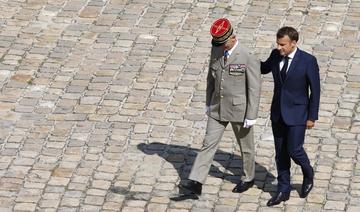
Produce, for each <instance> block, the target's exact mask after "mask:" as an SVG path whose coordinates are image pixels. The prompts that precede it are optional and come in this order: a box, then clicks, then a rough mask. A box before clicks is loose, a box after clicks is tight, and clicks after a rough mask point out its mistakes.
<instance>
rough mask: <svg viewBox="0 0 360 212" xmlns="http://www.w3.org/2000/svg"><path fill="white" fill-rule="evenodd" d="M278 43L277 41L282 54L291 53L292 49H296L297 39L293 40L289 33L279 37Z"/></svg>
mask: <svg viewBox="0 0 360 212" xmlns="http://www.w3.org/2000/svg"><path fill="white" fill-rule="evenodd" d="M276 43H277V49H278V50H279V52H280V54H281V55H282V56H286V55H289V54H290V53H291V52H292V51H294V49H295V47H296V41H295V40H293V41H292V40H291V39H290V38H289V36H287V35H285V36H284V37H282V38H279V39H277V40H276Z"/></svg>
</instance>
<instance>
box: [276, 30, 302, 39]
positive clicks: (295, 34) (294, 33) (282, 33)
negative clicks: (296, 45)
mask: <svg viewBox="0 0 360 212" xmlns="http://www.w3.org/2000/svg"><path fill="white" fill-rule="evenodd" d="M286 35H287V36H289V38H290V40H292V41H293V40H294V41H296V42H297V41H298V40H299V33H298V32H297V31H296V29H294V28H293V27H289V26H285V27H282V28H280V29H279V30H278V31H277V33H276V38H277V39H280V38H283V37H284V36H286Z"/></svg>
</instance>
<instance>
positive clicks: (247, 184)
mask: <svg viewBox="0 0 360 212" xmlns="http://www.w3.org/2000/svg"><path fill="white" fill-rule="evenodd" d="M253 185H254V180H252V181H249V182H244V181H240V183H238V184H237V185H236V186H235V188H234V189H233V190H232V192H234V193H241V192H244V191H246V190H248V189H249V188H251V187H252V186H253Z"/></svg>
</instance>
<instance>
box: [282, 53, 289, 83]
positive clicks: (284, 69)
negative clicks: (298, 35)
mask: <svg viewBox="0 0 360 212" xmlns="http://www.w3.org/2000/svg"><path fill="white" fill-rule="evenodd" d="M288 64H289V57H288V56H285V57H284V65H283V67H282V68H281V71H280V74H281V79H282V80H283V81H285V79H286V70H287V67H288Z"/></svg>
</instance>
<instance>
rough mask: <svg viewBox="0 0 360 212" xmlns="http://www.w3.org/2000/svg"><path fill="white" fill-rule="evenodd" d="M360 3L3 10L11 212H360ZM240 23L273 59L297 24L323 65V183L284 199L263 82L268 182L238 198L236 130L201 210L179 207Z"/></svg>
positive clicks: (20, 1)
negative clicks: (216, 58)
mask: <svg viewBox="0 0 360 212" xmlns="http://www.w3.org/2000/svg"><path fill="white" fill-rule="evenodd" d="M359 11H360V1H359V0H332V1H324V0H301V1H300V0H299V1H297V0H296V1H295V0H289V1H285V0H279V1H275V0H271V1H262V0H228V1H227V0H0V17H1V19H0V88H1V93H0V117H1V119H0V211H66V212H68V211H124V212H125V211H126V212H130V211H131V212H137V211H149V212H150V211H151V212H152V211H154V212H161V211H167V212H175V211H179V212H180V211H181V212H183V211H194V212H197V211H201V212H206V211H218V212H222V211H227V212H230V211H266V212H267V211H349V212H350V211H351V212H355V211H360V161H359V157H360V148H359V145H358V144H359V140H360V101H359V95H360V71H359V69H360V53H359V52H360V45H359V43H360V42H359V40H360V33H359V25H360V12H359ZM219 17H228V18H229V19H230V20H231V21H232V23H233V25H234V28H235V30H236V32H237V35H238V36H239V39H240V45H244V46H247V47H249V49H251V50H252V51H253V52H254V53H255V54H256V55H257V56H258V57H259V58H260V59H262V60H263V59H265V58H267V56H268V54H269V53H270V51H271V48H272V47H274V45H275V33H276V31H277V29H278V28H279V27H281V26H284V25H291V26H293V27H295V28H297V29H298V30H299V31H300V34H301V38H300V41H299V46H300V48H301V49H304V50H306V51H309V52H311V53H313V54H314V55H315V56H316V57H317V58H318V62H319V65H320V69H321V82H322V85H321V87H322V95H321V105H320V120H319V121H318V122H317V125H316V127H315V129H313V130H310V131H308V132H307V139H306V144H305V147H306V149H307V151H308V153H309V157H310V158H311V161H312V163H313V165H314V167H315V171H316V175H315V187H314V189H313V191H312V192H311V194H310V195H309V197H308V198H306V199H301V198H299V193H298V191H299V189H300V185H301V182H302V174H301V170H300V169H299V167H298V166H296V165H294V166H293V167H292V185H293V187H294V190H293V191H292V192H291V198H290V200H289V201H287V202H286V203H285V204H281V205H279V206H276V207H273V208H268V207H266V205H265V204H266V202H267V200H268V199H269V198H270V196H271V194H272V192H274V191H275V189H276V180H275V176H276V170H275V164H274V146H273V139H272V133H271V128H270V123H269V108H270V102H271V96H272V89H273V87H272V86H273V85H272V76H270V75H266V76H264V77H263V83H262V97H261V105H260V111H259V115H260V118H259V119H258V122H257V125H256V126H255V132H256V133H255V136H256V148H257V157H256V162H257V168H256V183H255V184H256V186H254V187H253V188H251V189H250V190H248V191H247V192H245V193H243V194H234V193H232V192H231V190H232V188H233V187H234V185H235V184H236V183H237V182H238V180H239V175H240V170H241V167H240V160H241V154H240V151H239V147H238V146H237V145H236V142H235V140H234V136H233V134H232V131H231V128H230V126H229V127H228V129H227V130H226V132H225V135H224V137H223V139H222V142H221V144H220V148H219V151H218V152H217V154H216V156H215V160H214V164H213V167H212V168H211V172H210V173H209V177H208V178H207V182H206V184H205V186H204V191H203V193H204V194H203V195H202V196H201V197H200V199H199V200H185V201H178V202H175V201H171V200H170V199H169V197H172V196H174V195H176V194H177V187H176V185H177V183H178V182H179V181H180V180H181V179H185V178H186V177H187V175H188V174H189V170H190V168H191V165H192V162H193V160H194V157H195V155H196V152H197V150H198V149H199V148H200V147H201V143H202V139H203V137H204V132H205V123H206V118H207V117H206V116H205V114H204V101H205V80H206V73H207V65H208V58H209V53H210V40H211V37H210V34H209V28H210V25H211V23H212V22H213V21H214V20H215V19H216V18H219Z"/></svg>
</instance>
